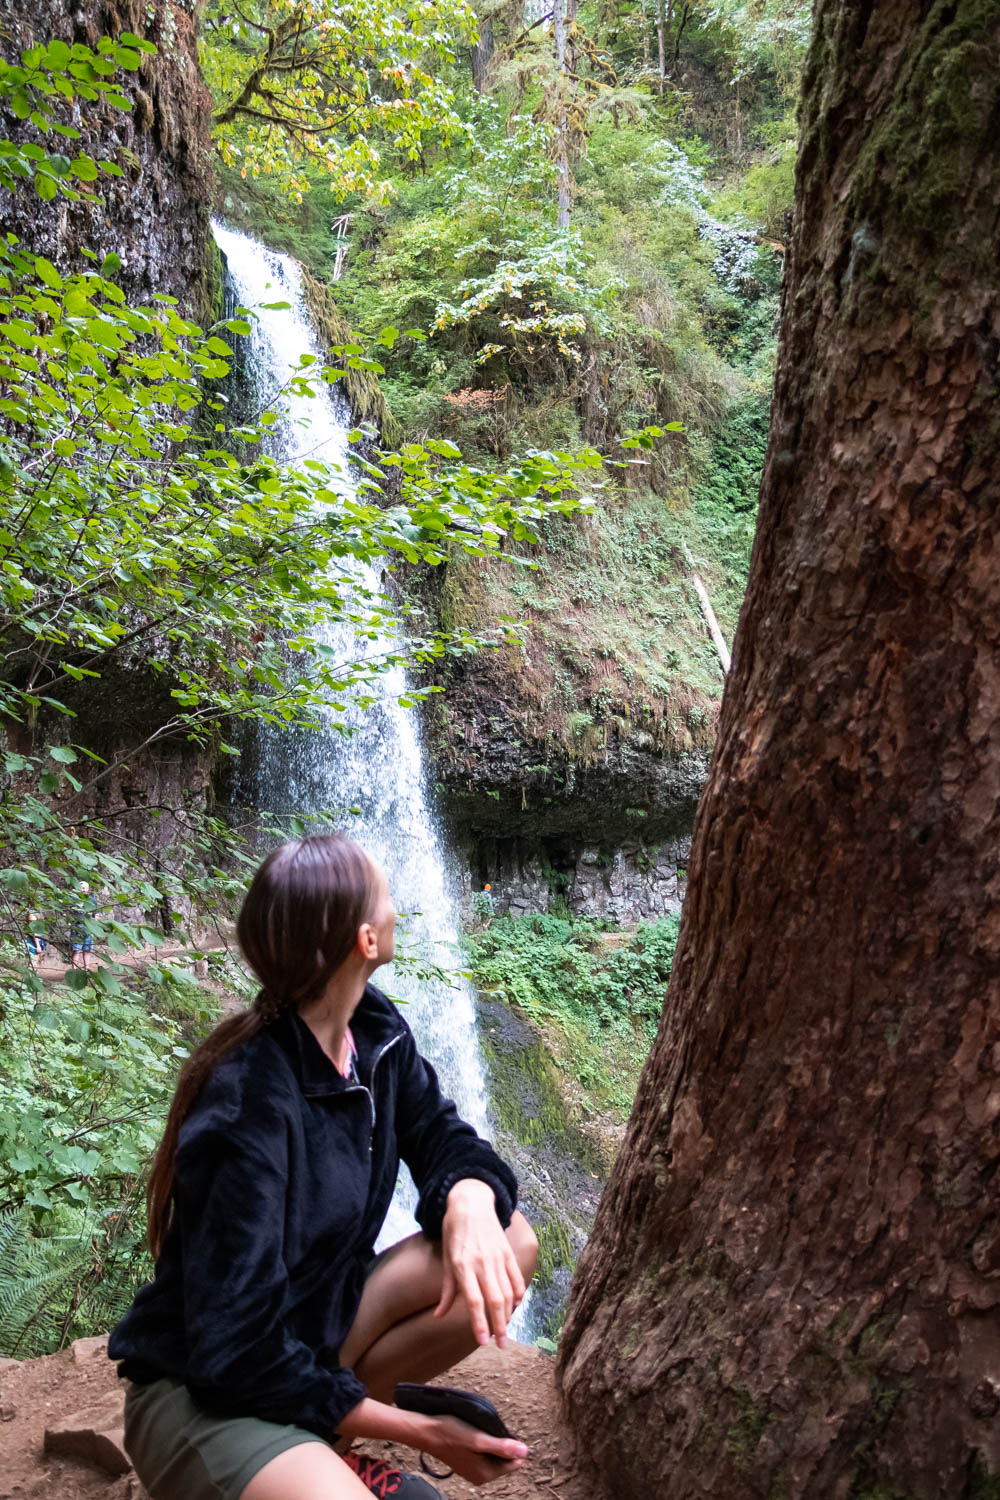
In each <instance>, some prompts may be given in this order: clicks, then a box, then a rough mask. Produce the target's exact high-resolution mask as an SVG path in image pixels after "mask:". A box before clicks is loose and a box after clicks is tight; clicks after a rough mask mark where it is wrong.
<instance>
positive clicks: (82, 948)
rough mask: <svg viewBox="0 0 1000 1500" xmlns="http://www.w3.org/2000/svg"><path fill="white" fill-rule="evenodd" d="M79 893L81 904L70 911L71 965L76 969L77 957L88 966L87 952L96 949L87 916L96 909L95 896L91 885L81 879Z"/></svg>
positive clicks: (82, 965)
mask: <svg viewBox="0 0 1000 1500" xmlns="http://www.w3.org/2000/svg"><path fill="white" fill-rule="evenodd" d="M77 894H78V895H79V897H80V898H81V902H80V906H78V907H74V909H73V910H72V911H71V912H70V914H69V917H70V929H69V940H70V944H71V947H72V952H71V954H70V959H69V962H70V967H71V968H73V969H75V968H76V966H77V964H76V961H77V957H78V956H79V959H80V967H81V968H82V969H85V968H86V967H87V954H88V953H92V952H93V951H94V939H93V937H92V936H91V934H90V933H89V932H88V931H87V926H86V918H87V917H88V916H89V915H90V914H91V912H92V911H93V910H94V898H93V896H92V895H91V894H90V886H89V885H88V884H87V882H86V881H85V880H81V882H80V884H79V887H78V888H77Z"/></svg>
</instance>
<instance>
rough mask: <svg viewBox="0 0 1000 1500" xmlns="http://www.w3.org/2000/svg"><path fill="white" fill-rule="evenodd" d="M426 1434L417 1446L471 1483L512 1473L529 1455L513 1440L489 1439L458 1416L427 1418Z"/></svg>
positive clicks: (484, 1482)
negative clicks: (461, 1420)
mask: <svg viewBox="0 0 1000 1500" xmlns="http://www.w3.org/2000/svg"><path fill="white" fill-rule="evenodd" d="M425 1420H426V1422H427V1432H426V1435H423V1436H421V1438H420V1442H419V1446H420V1448H421V1450H422V1451H423V1452H424V1453H427V1454H429V1455H430V1456H431V1458H436V1459H439V1460H440V1461H441V1463H443V1464H445V1465H447V1467H448V1468H449V1469H454V1470H455V1473H456V1474H460V1475H461V1477H462V1478H463V1479H467V1480H468V1481H469V1483H470V1484H489V1483H490V1481H491V1480H493V1479H500V1478H502V1477H503V1475H504V1474H513V1472H514V1470H515V1469H519V1468H520V1467H521V1466H522V1464H523V1463H524V1460H525V1459H526V1458H527V1456H528V1450H527V1448H526V1447H525V1445H524V1444H523V1443H519V1442H517V1440H516V1439H515V1438H496V1437H491V1436H490V1435H489V1433H488V1432H479V1431H478V1429H477V1428H475V1427H470V1426H469V1424H468V1422H460V1421H459V1420H458V1418H457V1417H428V1418H426V1419H425Z"/></svg>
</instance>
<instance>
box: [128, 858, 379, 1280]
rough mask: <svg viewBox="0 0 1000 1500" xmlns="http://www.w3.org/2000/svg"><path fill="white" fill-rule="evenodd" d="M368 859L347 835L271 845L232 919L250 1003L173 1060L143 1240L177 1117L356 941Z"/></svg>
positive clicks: (157, 1239) (363, 913)
mask: <svg viewBox="0 0 1000 1500" xmlns="http://www.w3.org/2000/svg"><path fill="white" fill-rule="evenodd" d="M375 896H376V887H375V868H374V866H373V865H372V862H371V860H370V859H369V858H368V856H367V854H365V852H364V850H363V849H360V848H359V847H358V845H357V844H355V843H353V842H352V841H351V840H350V839H348V838H344V837H343V836H342V835H341V834H335V833H320V834H313V835H311V836H310V837H309V838H304V839H293V840H292V841H291V842H290V843H287V844H279V845H278V847H277V848H276V849H272V850H271V852H270V854H269V855H268V856H267V858H266V859H265V860H264V862H263V864H262V865H261V866H260V868H259V869H258V870H257V873H256V874H255V875H254V878H253V880H252V881H251V882H250V889H249V890H248V891H247V894H246V899H245V900H244V902H243V906H242V908H241V910H240V914H239V917H238V918H237V922H236V935H237V937H238V938H239V943H240V947H241V948H242V950H243V954H244V956H245V958H246V960H247V962H248V963H249V965H250V967H251V968H252V969H253V971H254V973H255V974H256V975H257V978H258V979H259V980H260V983H261V988H260V990H259V992H258V994H257V998H256V999H255V1000H254V1002H253V1005H252V1006H251V1007H250V1008H249V1010H245V1011H241V1012H240V1014H239V1015H236V1016H230V1017H229V1018H228V1019H227V1020H225V1021H222V1022H220V1024H219V1025H218V1026H216V1027H215V1029H214V1031H211V1032H209V1034H208V1036H207V1037H206V1038H205V1040H204V1041H203V1042H202V1043H201V1045H200V1046H198V1047H196V1048H195V1050H194V1051H193V1052H192V1054H191V1056H190V1057H189V1058H188V1060H187V1062H186V1063H185V1064H184V1067H183V1068H182V1069H181V1075H180V1078H179V1079H178V1080H177V1089H176V1092H175V1094H174V1098H173V1103H172V1104H171V1106H170V1113H169V1114H168V1115H167V1124H166V1129H165V1130H164V1132H163V1139H162V1141H161V1142H160V1144H159V1147H158V1149H157V1152H156V1156H155V1157H154V1159H153V1170H152V1172H151V1173H150V1178H149V1186H148V1187H147V1189H146V1208H147V1226H148V1237H149V1248H150V1250H151V1251H152V1252H153V1255H154V1256H158V1255H159V1254H160V1251H161V1250H162V1249H163V1242H164V1240H165V1239H166V1235H167V1230H168V1228H169V1227H170V1214H171V1207H172V1202H173V1189H174V1158H175V1157H176V1155H177V1142H178V1139H179V1137H180V1130H181V1125H182V1124H183V1123H184V1119H185V1117H186V1115H187V1113H188V1110H189V1109H190V1108H191V1105H192V1104H193V1103H194V1101H195V1099H196V1098H197V1096H198V1094H199V1092H200V1090H201V1088H202V1086H203V1084H204V1083H205V1080H206V1079H207V1078H208V1076H209V1074H210V1073H211V1072H212V1069H213V1068H214V1067H215V1066H216V1065H217V1064H218V1063H219V1062H220V1061H221V1060H222V1058H224V1057H225V1056H226V1055H227V1053H229V1052H232V1051H233V1049H234V1048H235V1047H238V1046H239V1045H240V1044H241V1043H242V1042H245V1041H248V1040H249V1038H250V1037H252V1036H255V1035H256V1033H257V1032H258V1031H261V1030H262V1029H263V1028H264V1027H265V1026H267V1025H268V1024H269V1022H271V1021H273V1020H274V1019H275V1018H276V1017H277V1016H279V1015H280V1014H281V1013H282V1012H283V1011H285V1010H289V1009H291V1008H292V1007H294V1006H299V1005H302V1004H304V1003H305V1002H306V1001H308V1000H315V999H317V998H318V996H320V995H321V994H322V993H323V991H324V990H325V989H326V986H327V983H328V981H329V979H330V976H331V975H332V974H333V973H334V972H335V971H336V970H337V969H339V968H340V965H341V964H342V963H343V962H344V960H345V958H347V956H348V954H349V953H350V952H351V950H352V948H353V947H354V944H355V942H356V941H357V936H358V928H359V927H361V925H362V924H363V923H364V922H366V921H369V920H370V919H371V917H372V915H373V914H374V906H375Z"/></svg>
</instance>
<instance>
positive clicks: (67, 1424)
mask: <svg viewBox="0 0 1000 1500" xmlns="http://www.w3.org/2000/svg"><path fill="white" fill-rule="evenodd" d="M124 1402H125V1397H124V1394H123V1393H122V1392H120V1391H111V1392H109V1393H108V1395H107V1396H105V1397H104V1398H103V1399H102V1400H101V1401H98V1402H97V1403H96V1404H95V1405H94V1406H89V1407H87V1408H86V1409H85V1410H84V1411H79V1412H75V1413H74V1414H73V1415H72V1416H69V1417H63V1418H61V1419H60V1420H59V1421H58V1422H56V1423H53V1425H52V1426H51V1427H46V1429H45V1451H46V1453H57V1454H59V1455H61V1456H63V1457H67V1458H79V1459H83V1460H84V1461H85V1462H87V1463H94V1464H97V1465H98V1466H99V1467H100V1468H102V1469H104V1470H105V1471H106V1472H107V1473H108V1474H127V1473H128V1471H129V1470H130V1469H131V1467H132V1465H131V1463H130V1462H129V1458H128V1455H127V1454H126V1452H125V1444H124V1424H125V1415H124Z"/></svg>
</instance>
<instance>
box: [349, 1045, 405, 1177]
mask: <svg viewBox="0 0 1000 1500" xmlns="http://www.w3.org/2000/svg"><path fill="white" fill-rule="evenodd" d="M402 1036H403V1032H401V1031H397V1032H396V1035H395V1036H393V1037H390V1038H389V1040H388V1041H387V1042H386V1044H385V1046H384V1047H382V1048H381V1049H380V1051H378V1052H376V1054H375V1061H374V1062H373V1063H372V1071H371V1084H372V1086H371V1088H367V1087H366V1086H365V1084H363V1083H358V1084H354V1085H352V1087H351V1088H349V1089H345V1090H344V1093H345V1094H357V1093H362V1094H367V1095H368V1105H369V1108H370V1109H371V1112H372V1129H371V1135H370V1136H369V1137H368V1155H369V1156H371V1154H372V1146H373V1145H374V1142H375V1093H374V1090H375V1069H376V1068H377V1067H378V1065H379V1063H380V1062H381V1061H382V1059H383V1057H384V1056H385V1054H386V1053H387V1052H388V1051H389V1050H390V1048H392V1047H395V1045H396V1043H397V1042H398V1041H399V1040H400V1039H401V1038H402Z"/></svg>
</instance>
